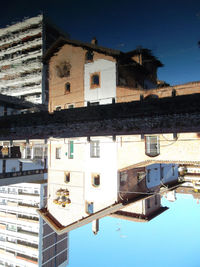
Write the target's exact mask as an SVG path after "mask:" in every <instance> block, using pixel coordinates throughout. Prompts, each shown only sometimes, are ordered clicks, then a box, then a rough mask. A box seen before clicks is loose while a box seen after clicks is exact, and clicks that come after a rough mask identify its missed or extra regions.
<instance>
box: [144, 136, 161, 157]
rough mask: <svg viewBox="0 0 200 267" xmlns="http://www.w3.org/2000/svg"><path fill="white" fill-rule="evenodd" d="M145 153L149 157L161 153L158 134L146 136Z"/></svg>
mask: <svg viewBox="0 0 200 267" xmlns="http://www.w3.org/2000/svg"><path fill="white" fill-rule="evenodd" d="M145 154H146V155H147V156H149V157H156V156H158V155H159V154H160V142H159V137H158V136H145Z"/></svg>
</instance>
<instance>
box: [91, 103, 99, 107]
mask: <svg viewBox="0 0 200 267" xmlns="http://www.w3.org/2000/svg"><path fill="white" fill-rule="evenodd" d="M98 105H99V102H90V106H98Z"/></svg>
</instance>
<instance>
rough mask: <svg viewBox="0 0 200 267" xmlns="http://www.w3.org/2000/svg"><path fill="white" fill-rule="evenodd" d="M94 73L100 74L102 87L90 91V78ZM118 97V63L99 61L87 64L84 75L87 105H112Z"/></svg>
mask: <svg viewBox="0 0 200 267" xmlns="http://www.w3.org/2000/svg"><path fill="white" fill-rule="evenodd" d="M93 73H100V87H98V88H95V89H90V76H91V74H93ZM115 97H116V63H115V62H113V61H109V60H105V59H98V60H96V61H94V62H91V63H87V64H85V73H84V100H85V105H87V101H89V102H99V103H100V104H109V103H112V98H115Z"/></svg>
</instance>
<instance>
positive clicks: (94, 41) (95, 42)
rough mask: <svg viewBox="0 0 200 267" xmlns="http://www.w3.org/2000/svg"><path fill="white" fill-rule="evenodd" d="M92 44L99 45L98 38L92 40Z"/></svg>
mask: <svg viewBox="0 0 200 267" xmlns="http://www.w3.org/2000/svg"><path fill="white" fill-rule="evenodd" d="M91 44H93V45H97V44H98V41H97V39H96V37H93V38H92V41H91Z"/></svg>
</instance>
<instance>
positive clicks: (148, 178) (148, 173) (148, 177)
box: [147, 169, 151, 183]
mask: <svg viewBox="0 0 200 267" xmlns="http://www.w3.org/2000/svg"><path fill="white" fill-rule="evenodd" d="M150 171H151V170H150V169H148V170H147V182H148V183H150V181H151V179H150Z"/></svg>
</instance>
